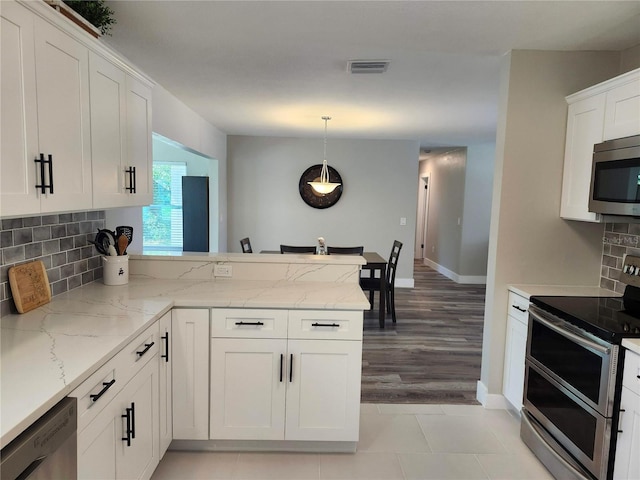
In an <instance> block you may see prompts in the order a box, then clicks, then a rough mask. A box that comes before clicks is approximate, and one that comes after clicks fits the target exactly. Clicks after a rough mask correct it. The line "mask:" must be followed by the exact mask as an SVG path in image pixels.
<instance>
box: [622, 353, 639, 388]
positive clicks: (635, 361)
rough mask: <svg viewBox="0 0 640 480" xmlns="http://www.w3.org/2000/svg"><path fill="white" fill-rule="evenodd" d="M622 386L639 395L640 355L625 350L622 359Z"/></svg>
mask: <svg viewBox="0 0 640 480" xmlns="http://www.w3.org/2000/svg"><path fill="white" fill-rule="evenodd" d="M622 385H623V386H625V387H627V388H628V389H629V390H631V391H632V392H634V393H635V394H636V395H640V355H638V354H637V353H635V352H632V351H630V350H627V352H626V357H625V359H624V372H623V373H622Z"/></svg>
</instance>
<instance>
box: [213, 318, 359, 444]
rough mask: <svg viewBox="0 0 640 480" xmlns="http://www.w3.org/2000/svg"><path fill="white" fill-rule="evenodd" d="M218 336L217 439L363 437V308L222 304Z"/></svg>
mask: <svg viewBox="0 0 640 480" xmlns="http://www.w3.org/2000/svg"><path fill="white" fill-rule="evenodd" d="M287 332H288V333H287ZM211 333H212V337H213V338H212V340H211V406H210V412H211V424H210V437H211V439H214V440H309V441H351V442H354V441H357V440H358V435H359V415H360V377H361V364H362V312H335V311H286V310H240V309H214V310H212V332H211ZM295 336H299V337H302V338H292V337H295Z"/></svg>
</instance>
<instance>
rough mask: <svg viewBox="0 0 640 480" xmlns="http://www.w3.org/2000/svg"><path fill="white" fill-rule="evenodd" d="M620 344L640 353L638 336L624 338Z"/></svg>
mask: <svg viewBox="0 0 640 480" xmlns="http://www.w3.org/2000/svg"><path fill="white" fill-rule="evenodd" d="M622 346H623V347H624V348H627V349H629V350H631V351H632V352H635V353H637V354H638V355H640V338H625V339H624V340H622Z"/></svg>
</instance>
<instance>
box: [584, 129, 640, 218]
mask: <svg viewBox="0 0 640 480" xmlns="http://www.w3.org/2000/svg"><path fill="white" fill-rule="evenodd" d="M589 211H590V212H595V213H600V214H603V215H626V216H632V217H640V135H634V136H631V137H624V138H617V139H615V140H607V141H606V142H602V143H597V144H595V145H594V146H593V165H592V167H591V188H590V191H589Z"/></svg>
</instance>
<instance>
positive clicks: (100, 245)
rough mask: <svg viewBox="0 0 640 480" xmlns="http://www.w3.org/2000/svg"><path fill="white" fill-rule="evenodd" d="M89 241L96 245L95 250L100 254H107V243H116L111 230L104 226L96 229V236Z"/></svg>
mask: <svg viewBox="0 0 640 480" xmlns="http://www.w3.org/2000/svg"><path fill="white" fill-rule="evenodd" d="M91 243H93V244H94V245H95V246H96V250H98V252H100V253H101V254H102V255H109V245H114V246H115V244H116V237H115V233H114V232H112V231H111V230H107V229H106V228H103V229H98V233H97V234H96V238H95V240H94V241H93V242H91Z"/></svg>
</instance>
